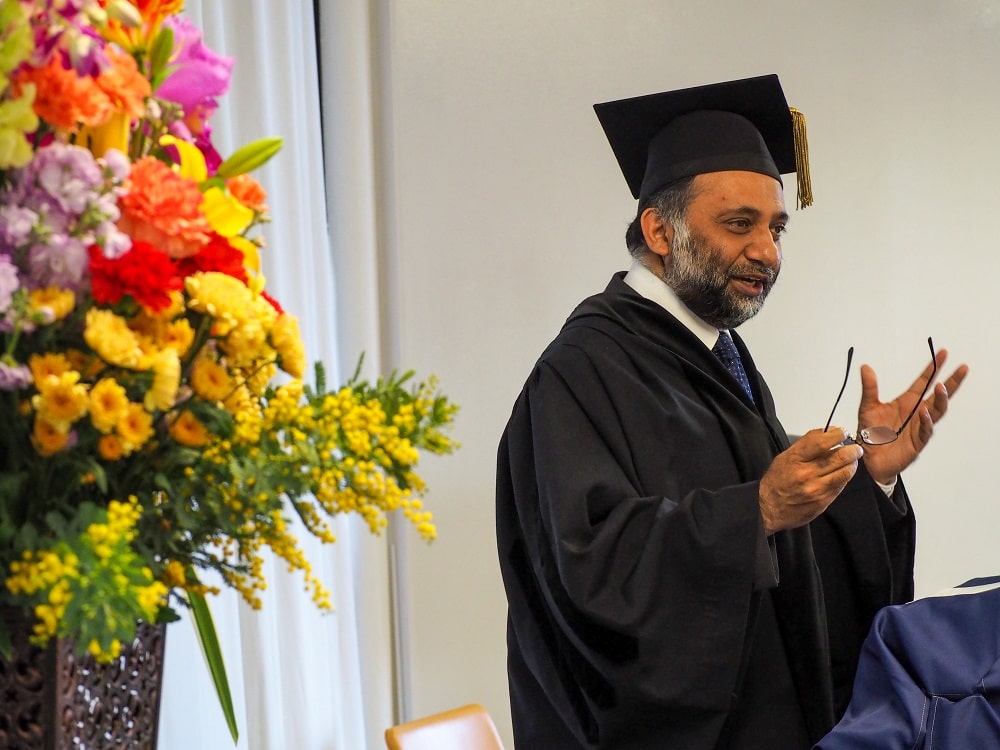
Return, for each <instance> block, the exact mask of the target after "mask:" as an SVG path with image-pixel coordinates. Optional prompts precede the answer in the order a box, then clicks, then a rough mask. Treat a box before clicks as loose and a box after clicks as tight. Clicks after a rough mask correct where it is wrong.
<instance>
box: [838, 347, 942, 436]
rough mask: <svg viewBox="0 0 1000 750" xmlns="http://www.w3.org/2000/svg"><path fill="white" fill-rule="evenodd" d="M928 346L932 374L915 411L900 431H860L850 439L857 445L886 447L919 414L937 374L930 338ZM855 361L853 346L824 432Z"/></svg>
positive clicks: (875, 428)
mask: <svg viewBox="0 0 1000 750" xmlns="http://www.w3.org/2000/svg"><path fill="white" fill-rule="evenodd" d="M927 346H928V347H929V348H930V350H931V374H930V377H929V378H927V382H926V383H924V390H923V391H921V393H920V398H918V399H917V403H915V404H914V405H913V409H912V410H911V411H910V414H909V416H907V417H906V419H905V420H903V424H901V425H900V426H899V429H898V430H894V429H892V428H891V427H886V426H885V425H882V426H879V427H865V428H864V429H863V430H859V431H858V436H857V437H853V436H851V437H850V438H849V439H850V440H851V441H853V442H855V443H858V444H860V443H865V444H866V445H886V444H888V443H891V442H892V441H893V440H895V439H896V438H898V437H899V436H900V435H901V434H902V432H903V430H905V429H906V425H908V424H909V423H910V420H911V419H913V415H914V414H916V413H917V409H919V408H920V404H922V403H923V401H924V396H926V395H927V389H928V388H930V387H931V383H933V382H934V376H935V375H936V374H937V354H936V353H935V352H934V342H933V341H932V340H931V339H930V337H928V339H927ZM853 359H854V347H853V346H852V347H851V348H850V349H848V350H847V372H845V373H844V384H843V385H841V386H840V393H838V394H837V400H836V402H834V404H833V410H832V411H831V412H830V418H829V419H827V420H826V427H824V428H823V432H826V431H827V430H828V429H830V422H832V421H833V414H834V412H836V411H837V406H838V405H839V404H840V398H841V396H843V395H844V389H845V388H846V387H847V379H848V378H849V377H850V375H851V360H853Z"/></svg>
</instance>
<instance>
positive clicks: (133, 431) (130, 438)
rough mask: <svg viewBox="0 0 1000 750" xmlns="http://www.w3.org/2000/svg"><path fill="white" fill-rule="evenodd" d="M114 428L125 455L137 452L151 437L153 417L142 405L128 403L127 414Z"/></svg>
mask: <svg viewBox="0 0 1000 750" xmlns="http://www.w3.org/2000/svg"><path fill="white" fill-rule="evenodd" d="M116 427H117V429H116V431H117V433H118V437H119V438H121V441H122V448H123V450H124V451H125V454H126V455H127V454H130V453H132V452H134V451H136V450H138V449H139V448H141V447H142V446H144V445H145V444H146V443H147V442H149V439H150V438H151V437H153V417H152V416H151V415H150V414H149V412H147V411H146V410H145V409H144V408H143V406H142V404H136V403H130V404H129V405H128V413H127V414H126V415H125V418H124V419H123V420H122V421H121V422H119V423H118V425H117V426H116Z"/></svg>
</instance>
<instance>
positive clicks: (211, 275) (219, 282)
mask: <svg viewBox="0 0 1000 750" xmlns="http://www.w3.org/2000/svg"><path fill="white" fill-rule="evenodd" d="M184 288H185V289H186V290H187V293H188V307H189V308H190V309H191V310H195V311H196V312H201V313H206V314H208V315H211V316H212V317H213V318H214V319H215V326H214V327H213V331H214V332H215V334H216V335H218V336H226V335H227V334H228V333H229V332H230V331H231V330H232V329H233V328H234V327H235V326H236V325H238V324H239V322H240V321H241V320H242V319H243V318H244V316H245V315H246V312H247V310H250V309H251V308H252V307H253V293H252V292H251V291H250V290H249V289H247V287H246V286H245V285H244V284H243V282H242V281H240V280H239V279H234V278H233V277H232V276H228V275H226V274H224V273H218V272H216V271H209V272H205V273H194V274H191V275H190V276H188V277H187V278H186V279H185V280H184Z"/></svg>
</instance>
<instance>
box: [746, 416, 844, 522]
mask: <svg viewBox="0 0 1000 750" xmlns="http://www.w3.org/2000/svg"><path fill="white" fill-rule="evenodd" d="M847 437H848V435H847V432H846V431H845V430H844V429H843V428H841V427H830V428H829V429H828V430H826V431H825V432H824V431H823V430H810V431H809V432H807V433H806V434H805V435H803V436H802V437H801V438H799V439H798V440H797V441H795V443H793V444H792V447H791V448H789V449H788V450H786V451H784V452H783V453H779V454H778V455H777V456H776V457H775V459H774V461H773V462H772V463H771V466H770V468H768V470H767V471H766V472H765V473H764V476H763V477H761V480H760V515H761V518H762V519H763V521H764V531H765V533H766V534H768V536H770V535H771V534H773V533H774V532H776V531H784V530H785V529H794V528H798V527H799V526H805V525H806V524H807V523H809V522H810V521H812V520H813V519H814V518H816V517H817V516H818V515H820V514H821V513H822V512H823V511H824V510H826V509H827V507H828V506H829V505H830V503H832V502H833V501H834V500H835V499H836V498H837V495H839V494H840V491H841V490H843V489H844V487H845V486H846V485H847V483H848V482H849V481H851V478H852V477H853V476H854V473H855V472H856V471H857V470H858V461H860V460H861V457H862V456H864V450H863V449H862V448H861V446H860V445H857V444H855V443H849V444H847V445H843V442H844V441H845V440H846V439H847Z"/></svg>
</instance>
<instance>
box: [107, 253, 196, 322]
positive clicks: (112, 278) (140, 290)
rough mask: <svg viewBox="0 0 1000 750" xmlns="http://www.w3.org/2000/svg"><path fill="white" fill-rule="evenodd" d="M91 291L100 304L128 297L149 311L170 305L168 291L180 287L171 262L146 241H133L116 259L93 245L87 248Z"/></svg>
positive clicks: (181, 287)
mask: <svg viewBox="0 0 1000 750" xmlns="http://www.w3.org/2000/svg"><path fill="white" fill-rule="evenodd" d="M90 275H91V282H90V286H91V291H92V293H93V295H94V299H95V300H96V301H97V302H98V303H101V304H111V305H113V304H116V303H118V302H120V301H121V300H122V298H123V297H125V296H129V297H132V299H134V300H135V301H136V302H138V303H139V304H140V305H142V306H143V307H145V308H148V309H149V310H153V311H158V310H163V309H165V308H167V307H169V306H170V292H172V291H175V290H180V289H183V288H184V285H183V282H182V281H181V278H180V276H178V275H177V268H176V266H175V265H174V262H173V261H172V260H171V259H170V258H169V257H168V256H167V254H166V253H164V252H162V251H160V250H157V249H156V248H155V247H153V246H152V245H150V244H149V243H147V242H142V241H140V240H133V242H132V249H131V250H129V251H128V252H127V253H125V254H124V255H122V256H120V257H118V258H105V257H104V253H103V252H102V251H101V249H100V248H99V247H98V246H97V245H93V246H91V248H90Z"/></svg>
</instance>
